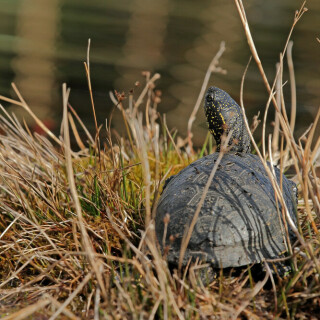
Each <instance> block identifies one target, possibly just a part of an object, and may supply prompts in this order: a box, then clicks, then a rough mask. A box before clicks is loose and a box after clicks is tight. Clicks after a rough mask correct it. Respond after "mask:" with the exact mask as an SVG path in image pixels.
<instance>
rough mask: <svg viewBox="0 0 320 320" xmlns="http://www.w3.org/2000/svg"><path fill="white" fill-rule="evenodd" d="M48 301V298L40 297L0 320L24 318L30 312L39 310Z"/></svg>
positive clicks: (19, 319) (20, 319) (30, 313)
mask: <svg viewBox="0 0 320 320" xmlns="http://www.w3.org/2000/svg"><path fill="white" fill-rule="evenodd" d="M49 303H50V300H49V299H42V300H40V301H38V302H36V303H34V304H32V305H30V306H28V307H25V308H23V309H21V310H19V311H17V312H15V313H13V314H11V315H9V316H7V317H4V318H2V320H22V319H25V318H27V317H29V316H31V315H32V314H34V313H35V312H36V311H39V310H41V309H42V308H44V307H45V306H46V305H48V304H49Z"/></svg>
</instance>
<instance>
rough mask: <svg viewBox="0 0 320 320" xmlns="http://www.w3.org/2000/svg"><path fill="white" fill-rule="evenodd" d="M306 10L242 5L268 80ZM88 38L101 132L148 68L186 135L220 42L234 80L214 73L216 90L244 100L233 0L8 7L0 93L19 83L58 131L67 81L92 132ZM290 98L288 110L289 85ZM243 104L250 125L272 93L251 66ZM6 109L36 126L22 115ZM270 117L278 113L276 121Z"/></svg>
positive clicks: (315, 86)
mask: <svg viewBox="0 0 320 320" xmlns="http://www.w3.org/2000/svg"><path fill="white" fill-rule="evenodd" d="M301 4H302V1H300V0H299V1H298V0H281V1H277V0H269V1H265V0H247V1H244V5H245V8H246V12H247V17H248V20H249V22H250V26H251V32H252V34H253V37H254V40H255V43H256V47H257V50H258V53H259V55H260V58H261V60H262V63H263V65H264V68H265V71H266V73H267V76H268V79H269V81H270V82H272V81H273V78H274V75H275V70H276V69H275V68H276V67H275V64H276V62H277V61H278V60H279V53H280V52H281V51H282V49H283V47H284V44H285V41H286V38H287V35H288V33H289V30H290V28H291V25H292V22H293V18H294V13H295V10H297V9H299V8H300V6H301ZM306 6H307V8H308V9H309V10H308V12H307V13H306V14H305V15H304V16H303V17H302V20H301V21H300V22H299V23H298V24H297V26H296V28H295V30H294V32H293V36H292V40H293V41H294V46H293V59H294V66H295V73H296V83H297V104H298V110H297V129H296V135H297V136H299V135H300V134H302V133H303V131H304V130H305V129H306V128H307V127H308V126H309V124H310V123H311V122H312V120H313V119H314V117H315V114H316V112H317V110H318V108H319V87H320V77H319V71H320V63H319V62H320V54H319V53H320V44H319V42H318V41H317V39H316V38H317V37H318V38H320V19H319V15H320V1H319V0H311V1H309V2H307V5H306ZM88 38H91V52H90V66H91V80H92V86H93V93H94V99H95V106H96V112H97V118H98V122H99V124H104V123H105V119H106V118H107V117H108V115H109V113H110V112H111V110H112V109H113V105H112V103H111V101H110V98H109V91H110V90H114V89H116V90H117V91H120V92H122V91H124V92H126V93H127V92H129V90H130V89H132V88H133V87H134V83H135V82H136V81H140V82H141V83H143V82H144V78H143V76H142V75H141V72H142V71H145V70H149V71H151V72H159V73H160V74H161V79H160V81H158V89H160V90H161V91H162V93H163V94H162V102H161V104H160V105H159V111H160V112H161V113H166V114H167V123H168V126H169V127H170V128H172V127H175V128H177V129H178V130H179V132H180V134H182V135H184V134H185V133H186V129H187V121H188V119H189V116H190V113H191V112H192V109H193V107H194V104H195V102H196V100H197V96H198V93H199V90H200V88H201V84H202V82H203V78H204V75H205V73H206V70H207V67H208V65H209V63H210V61H211V60H212V58H213V56H214V55H215V54H216V52H217V51H218V49H219V46H220V43H221V41H225V42H226V47H227V49H226V51H225V53H224V54H223V56H222V59H221V60H220V66H221V67H223V68H224V69H226V70H227V74H226V75H222V74H213V76H212V78H211V81H210V85H215V86H218V87H220V88H222V89H224V90H226V91H227V92H229V93H230V94H231V95H232V96H233V98H235V99H236V100H237V101H239V91H240V82H241V77H242V74H243V71H244V69H245V66H246V64H247V62H248V59H249V57H250V51H249V49H248V45H247V41H246V39H245V36H244V31H243V28H242V24H241V21H240V18H239V15H238V12H237V10H236V7H235V4H234V1H225V0H201V1H194V0H184V1H181V0H157V1H150V0H106V1H101V0H91V1H87V0H2V1H1V6H0V95H6V96H9V97H10V96H11V97H13V98H16V97H15V96H14V93H13V91H12V89H11V82H15V83H16V85H17V86H18V88H19V90H20V92H21V93H22V94H23V96H24V98H25V99H26V101H27V102H28V104H29V105H30V107H31V108H32V109H33V111H34V112H35V113H36V114H37V115H38V116H39V117H40V118H41V119H43V120H44V121H45V122H46V123H47V124H48V126H50V127H51V128H52V129H55V130H57V131H58V130H59V128H60V121H61V115H62V102H61V84H62V83H63V82H66V83H67V84H68V86H69V87H71V96H70V102H71V104H72V106H73V107H74V108H75V109H76V111H77V112H78V114H79V115H80V117H81V118H82V120H83V121H84V122H85V123H86V125H87V126H88V127H89V128H90V129H91V130H92V132H94V121H93V116H92V109H91V104H90V97H89V93H88V87H87V79H86V76H85V69H84V65H83V62H84V61H86V54H87V44H88ZM286 80H288V73H287V70H285V72H284V81H286ZM140 90H141V89H140ZM284 90H285V93H286V101H285V102H286V106H287V108H288V109H289V108H290V102H291V98H290V94H289V92H290V88H289V85H286V86H285V88H284ZM244 101H245V106H246V110H247V115H248V118H249V122H251V119H252V117H253V116H254V115H255V114H257V113H258V112H259V111H260V112H262V114H263V110H264V107H265V104H266V101H267V93H266V90H265V88H264V85H263V83H262V80H261V77H260V74H259V72H258V69H257V67H256V65H255V63H254V62H252V63H251V66H250V69H249V72H248V75H247V78H246V82H245V92H244ZM3 105H4V106H5V107H6V108H9V109H10V110H11V111H14V112H15V113H17V114H18V116H19V117H24V118H26V120H27V121H28V122H29V123H30V125H31V126H32V125H33V124H32V122H31V121H30V119H29V118H28V116H27V115H26V114H25V113H23V112H22V110H21V109H19V108H15V107H12V106H10V104H8V103H3ZM271 109H272V108H271ZM120 118H121V116H120V114H118V113H117V111H115V114H114V117H113V122H112V125H113V127H114V128H116V129H118V130H121V127H122V120H121V119H120ZM260 118H261V116H260ZM271 119H272V113H271V116H270V119H269V120H270V121H269V122H271ZM206 129H207V126H206V123H205V118H204V115H203V113H202V110H199V113H198V116H197V120H196V122H195V124H194V127H193V132H194V136H195V143H196V144H198V145H199V144H201V143H202V142H203V140H204V138H205V135H206V132H207V130H206ZM258 131H259V129H258ZM257 136H259V133H258V132H257Z"/></svg>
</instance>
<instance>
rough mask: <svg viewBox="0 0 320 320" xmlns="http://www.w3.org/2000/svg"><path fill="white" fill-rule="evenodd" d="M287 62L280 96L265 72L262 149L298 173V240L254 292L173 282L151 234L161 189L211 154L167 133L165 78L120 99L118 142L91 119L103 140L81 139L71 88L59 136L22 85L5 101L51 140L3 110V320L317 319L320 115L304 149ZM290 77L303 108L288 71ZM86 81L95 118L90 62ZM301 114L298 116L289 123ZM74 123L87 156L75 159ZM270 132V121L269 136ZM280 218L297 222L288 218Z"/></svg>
mask: <svg viewBox="0 0 320 320" xmlns="http://www.w3.org/2000/svg"><path fill="white" fill-rule="evenodd" d="M236 3H237V6H238V8H239V12H240V15H241V18H242V21H243V23H244V27H245V30H246V35H247V37H248V42H249V45H250V47H251V49H252V52H253V57H254V59H255V61H256V62H257V63H258V64H261V62H260V60H259V57H258V53H257V52H256V51H255V49H254V42H253V40H252V38H251V35H250V30H249V27H248V25H247V21H246V18H245V12H244V9H243V6H242V3H241V1H236ZM299 12H300V13H298V14H297V15H296V17H295V22H294V24H295V23H296V22H297V21H296V19H297V17H298V18H300V17H301V13H302V12H304V9H303V7H302V9H301V10H300V11H299ZM288 40H289V39H288ZM287 43H289V42H287ZM286 46H287V45H286ZM88 56H89V50H88ZM284 56H285V50H284V52H283V54H282V56H281V59H280V61H279V68H278V70H279V72H278V73H277V76H276V79H275V81H274V85H273V87H270V86H269V84H268V82H267V80H266V78H265V76H264V75H263V68H262V64H261V65H260V67H259V69H260V71H261V73H262V75H263V79H264V81H265V84H266V87H267V89H268V91H269V93H270V99H269V101H268V103H267V108H266V113H267V110H268V108H269V105H270V103H271V102H272V103H273V105H274V106H275V109H276V110H277V113H276V114H277V116H276V117H277V119H278V120H276V122H277V123H278V125H277V129H276V131H275V133H274V136H275V137H276V138H273V139H272V137H271V136H270V137H269V138H268V139H266V140H267V141H268V142H269V145H268V146H267V145H265V144H264V142H263V145H262V151H261V152H260V151H259V149H258V147H257V145H256V144H255V143H254V146H255V148H256V151H257V152H258V154H259V155H260V157H261V159H262V161H264V162H265V161H266V159H267V158H268V160H269V161H272V162H273V163H277V164H279V166H280V168H281V170H282V171H286V170H287V169H288V168H289V167H291V168H293V169H294V171H295V175H294V176H293V179H294V180H295V181H296V182H297V183H298V187H299V205H298V212H297V214H298V218H299V227H298V229H297V230H296V233H297V236H298V238H299V242H298V243H297V244H296V246H295V248H294V250H293V253H292V255H291V257H290V260H291V263H292V272H291V273H290V274H288V275H287V276H286V277H284V278H277V277H276V276H273V275H272V273H271V272H270V270H269V269H268V266H267V265H266V268H267V272H266V274H265V276H264V278H263V279H262V280H261V281H258V282H255V281H254V280H253V278H252V274H251V267H248V268H247V269H245V270H243V271H242V273H241V274H240V275H239V276H237V277H228V276H225V275H224V274H223V273H222V272H221V274H220V276H219V277H218V278H217V279H216V280H214V281H213V282H212V283H211V284H210V285H207V286H206V285H204V284H203V283H201V281H200V280H199V279H198V277H197V273H196V271H197V269H198V268H199V266H190V268H189V272H188V274H187V273H184V274H183V275H181V276H180V275H179V274H178V273H176V272H174V273H170V272H169V270H168V268H167V265H166V262H165V260H164V259H163V258H162V256H161V253H160V251H159V249H158V246H157V245H156V241H155V234H154V220H153V218H154V214H155V204H156V201H157V197H158V195H159V190H161V185H162V184H163V182H164V180H165V179H166V178H167V177H168V176H170V175H172V174H174V173H176V172H178V171H179V170H181V168H183V167H185V166H186V165H188V164H189V163H190V162H191V161H193V160H195V159H196V158H198V157H201V156H202V155H203V154H207V153H210V152H212V150H211V147H210V146H211V143H210V141H209V140H211V137H210V138H208V139H207V140H206V142H205V145H204V146H203V148H202V150H201V151H198V152H197V153H196V154H194V153H193V150H192V141H191V125H192V121H193V118H192V120H191V121H189V129H190V131H189V137H188V139H185V140H183V139H181V138H179V137H177V135H176V132H172V131H170V130H169V129H168V128H167V126H166V122H165V117H164V118H159V114H158V112H157V105H158V103H159V102H160V93H159V91H157V90H156V89H155V82H156V80H157V79H158V78H159V77H160V76H159V75H158V74H155V75H153V76H151V75H150V74H149V73H145V77H146V84H145V87H144V88H143V89H142V90H140V91H141V93H140V94H136V93H134V92H131V93H130V94H129V95H128V96H125V95H124V94H121V93H117V92H116V93H115V95H114V96H113V95H112V100H113V102H114V104H115V105H116V106H117V108H118V109H119V111H120V112H121V113H122V115H123V124H124V126H125V128H126V130H127V138H122V137H119V136H117V135H113V134H112V132H111V130H110V121H109V122H108V123H106V127H105V128H101V127H100V128H98V124H97V122H96V119H95V116H94V119H95V124H96V135H95V136H94V137H92V136H91V135H90V133H89V132H88V131H86V132H87V141H83V140H84V139H82V140H81V138H80V136H79V134H78V132H77V129H76V128H77V126H82V127H83V124H82V122H81V120H80V119H79V118H78V116H77V114H76V112H75V111H74V109H73V108H72V107H71V106H70V105H69V104H68V96H69V92H70V91H69V89H67V88H66V86H63V110H64V116H63V121H62V132H61V136H59V137H56V136H54V135H53V133H51V132H49V131H48V129H47V128H45V127H44V125H43V124H42V123H41V121H40V120H39V119H37V118H36V116H35V115H33V114H32V111H31V110H30V108H29V106H28V105H27V104H26V102H25V101H24V100H23V98H22V96H21V94H20V93H19V91H18V89H17V88H16V87H14V90H15V91H16V93H17V96H18V99H19V100H13V99H9V98H5V97H0V98H1V99H2V100H6V101H9V102H11V103H15V104H17V105H20V106H21V107H23V108H24V109H25V110H27V111H28V112H29V113H31V114H32V115H33V116H34V117H35V119H36V121H37V122H38V124H39V125H41V126H42V127H43V128H44V129H45V131H46V132H47V134H48V138H45V137H43V136H39V135H37V134H33V133H31V132H30V131H29V130H28V128H27V127H26V126H24V125H22V124H21V123H20V122H19V121H18V120H17V119H16V118H15V117H14V115H9V114H7V113H6V111H5V110H4V109H3V115H2V116H1V117H0V132H1V135H0V179H1V186H0V210H1V215H0V232H1V233H0V259H1V266H0V279H1V283H0V316H2V317H3V319H95V320H96V319H153V318H157V319H176V318H177V319H185V318H186V319H204V318H208V319H238V318H239V319H240V318H241V319H246V318H247V319H262V318H263V319H274V318H284V319H293V318H301V319H312V316H315V317H316V315H317V314H318V315H319V314H320V284H319V270H320V268H319V264H320V241H319V236H318V233H319V219H320V205H319V203H320V188H319V184H320V183H319V178H318V177H317V174H316V173H317V172H318V170H319V167H320V160H319V156H320V138H319V137H315V136H314V132H315V128H316V125H317V123H318V120H319V116H320V111H319V112H318V114H317V116H316V118H315V122H314V124H312V125H311V126H310V128H309V130H308V132H306V134H305V135H304V137H302V138H301V139H298V140H297V141H296V140H295V139H294V137H293V126H294V119H293V118H292V117H291V119H290V120H289V119H288V117H287V115H286V112H285V107H284V104H283V101H284V99H283V94H282V90H281V88H282V78H281V74H282V73H281V70H282V69H283V68H284V66H283V57H284ZM214 61H215V62H214V67H215V68H218V67H217V64H216V60H214ZM289 61H290V56H289ZM291 61H292V60H291ZM289 67H290V68H291V71H290V75H291V81H290V83H291V92H292V95H293V104H292V105H293V108H295V102H294V101H295V87H294V80H293V79H294V73H293V64H292V62H291V63H290V64H289ZM210 70H211V69H209V71H208V72H211V71H212V70H211V71H210ZM86 71H87V76H88V83H89V89H90V96H91V101H92V107H93V110H94V101H93V95H92V91H91V82H90V65H89V60H88V61H87V63H86ZM292 77H293V78H292ZM206 78H207V77H206ZM206 81H208V79H207V80H206ZM277 81H278V83H279V85H278V86H277V87H276V85H275V84H276V83H277ZM205 86H206V84H205ZM242 87H243V85H242ZM275 87H276V88H280V90H279V89H278V91H277V94H278V95H279V99H274V95H275V91H274V88H275ZM135 90H136V91H138V89H135ZM203 91H204V90H203ZM200 100H201V97H200V98H199V101H200ZM279 101H280V104H282V106H281V107H280V105H279ZM241 104H242V105H243V103H242V98H241ZM195 113H196V112H194V113H193V114H192V117H194V116H195ZM294 113H295V111H294V110H293V112H292V113H291V114H294ZM264 119H266V116H265V118H264ZM69 125H70V128H71V130H72V134H73V135H74V136H75V139H76V141H77V143H78V146H79V149H80V151H79V152H75V151H72V150H71V147H70V134H71V133H69ZM265 126H266V124H265V123H264V124H263V125H262V130H265ZM101 131H105V132H106V137H107V138H106V139H105V140H104V141H101V140H100V142H101V143H99V136H100V132H101ZM253 142H254V140H253ZM100 146H102V147H101V148H100ZM267 150H268V151H267ZM267 170H269V169H267ZM269 175H270V179H271V181H272V183H273V185H274V189H275V192H276V195H277V197H278V198H279V200H280V201H283V199H282V196H281V186H278V185H277V183H276V180H275V179H273V173H272V172H271V171H270V170H269ZM283 214H284V216H283V217H284V219H286V220H287V222H288V224H291V223H290V219H288V215H287V214H286V212H285V211H284V212H283ZM194 220H196V215H195V219H194ZM274 278H275V279H274ZM268 283H270V286H269V285H268ZM266 284H267V286H265V285H266Z"/></svg>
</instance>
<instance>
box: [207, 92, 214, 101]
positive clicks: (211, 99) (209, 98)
mask: <svg viewBox="0 0 320 320" xmlns="http://www.w3.org/2000/svg"><path fill="white" fill-rule="evenodd" d="M206 101H207V102H212V101H213V97H212V95H210V94H208V95H207V97H206Z"/></svg>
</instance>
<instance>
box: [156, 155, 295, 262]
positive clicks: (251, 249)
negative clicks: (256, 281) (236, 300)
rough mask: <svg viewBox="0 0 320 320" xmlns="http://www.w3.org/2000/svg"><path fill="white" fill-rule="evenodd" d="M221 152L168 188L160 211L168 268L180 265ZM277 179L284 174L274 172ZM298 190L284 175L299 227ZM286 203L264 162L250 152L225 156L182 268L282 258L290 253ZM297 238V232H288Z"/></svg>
mask: <svg viewBox="0 0 320 320" xmlns="http://www.w3.org/2000/svg"><path fill="white" fill-rule="evenodd" d="M218 155H219V154H218V153H213V154H211V155H208V156H206V157H203V158H201V159H199V160H197V161H195V162H193V163H192V164H190V165H189V166H188V167H186V168H185V169H183V170H182V171H180V172H179V173H178V174H177V175H176V176H174V177H173V178H171V179H170V181H169V182H168V183H167V185H166V186H165V188H164V190H163V192H162V194H161V197H160V199H159V202H158V206H157V212H156V222H155V226H156V235H157V238H158V240H159V243H160V245H161V246H163V243H162V239H163V234H164V227H165V225H164V217H165V216H166V214H167V213H168V214H169V215H170V219H169V223H168V224H167V227H166V228H167V230H166V239H165V246H168V248H169V251H168V255H167V259H168V262H169V263H172V264H178V261H179V255H180V247H181V241H182V237H183V234H184V232H185V230H186V228H188V227H189V225H190V223H191V221H192V218H193V216H194V213H195V211H196V208H197V205H198V203H199V201H200V198H201V195H202V192H203V190H204V187H205V185H206V183H207V181H208V178H209V175H210V173H211V170H212V168H213V166H214V165H215V162H216V161H217V158H218ZM275 171H276V176H277V180H278V183H279V180H280V175H281V174H280V171H279V170H278V169H277V168H275ZM295 188H296V185H295V184H294V183H293V182H291V181H289V180H288V179H287V178H286V177H285V176H284V175H282V190H283V195H284V199H285V201H286V205H287V207H288V210H289V212H290V215H291V217H292V219H293V221H295V222H296V195H295V191H294V189H295ZM284 230H285V229H284V224H283V218H282V210H281V204H280V202H279V201H276V199H275V192H274V189H273V187H272V184H271V182H270V180H269V177H268V175H267V173H266V170H265V168H264V167H263V165H262V163H261V161H260V159H259V158H258V157H257V156H256V155H253V154H249V153H226V154H225V155H224V156H223V157H222V160H221V162H220V163H219V165H218V169H217V171H216V173H215V176H214V178H213V180H212V183H211V186H210V188H209V190H208V193H207V195H206V198H205V201H204V204H203V206H202V208H201V211H200V214H199V216H198V219H197V222H196V225H195V227H194V229H193V232H192V235H191V239H190V241H189V244H188V247H187V250H186V253H185V255H184V259H183V265H186V263H187V262H188V260H189V259H190V258H192V259H193V260H195V258H197V257H199V258H200V259H201V260H203V261H205V262H210V263H211V266H212V267H214V268H220V267H223V268H226V267H238V266H243V265H247V264H251V263H258V262H261V261H262V260H264V259H272V258H278V257H280V256H282V255H283V254H284V253H285V252H286V249H287V246H286V236H285V231H284ZM289 234H290V236H291V237H293V233H292V232H291V231H290V230H289Z"/></svg>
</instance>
